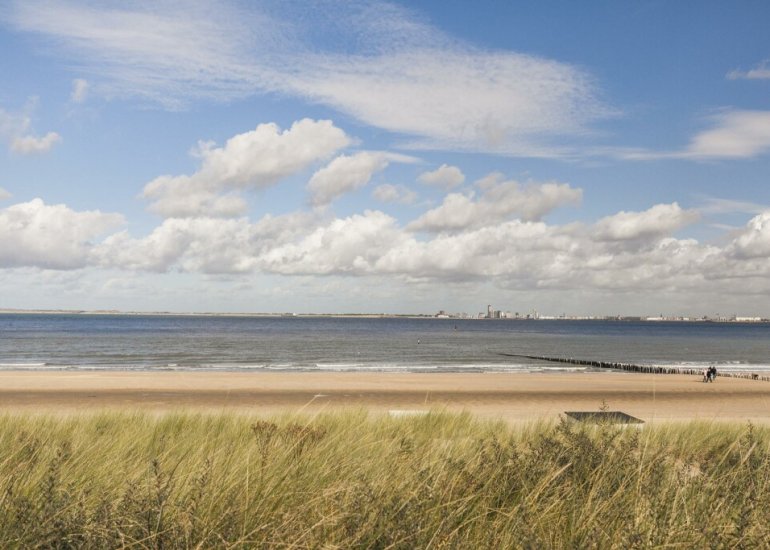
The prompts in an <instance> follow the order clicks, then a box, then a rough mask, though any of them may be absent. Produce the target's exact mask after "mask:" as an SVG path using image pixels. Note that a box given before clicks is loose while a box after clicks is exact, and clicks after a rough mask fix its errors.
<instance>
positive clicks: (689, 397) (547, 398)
mask: <svg viewBox="0 0 770 550" xmlns="http://www.w3.org/2000/svg"><path fill="white" fill-rule="evenodd" d="M602 402H606V403H607V405H608V406H609V408H610V410H617V411H623V412H626V413H628V414H630V415H633V416H636V417H638V418H641V419H642V420H644V421H646V422H651V421H653V422H654V421H670V420H693V419H698V420H707V421H711V420H719V421H721V420H738V421H744V422H745V421H747V420H751V421H753V422H758V423H763V424H770V383H768V382H762V381H753V380H742V379H732V378H718V379H717V381H716V382H714V383H711V384H704V383H703V382H702V381H701V380H700V377H696V376H689V375H652V374H636V373H536V374H531V373H528V374H523V373H522V374H507V373H506V374H502V373H501V374H498V373H484V374H481V373H480V374H466V373H457V374H414V373H412V374H410V373H361V372H356V373H307V372H305V373H238V372H216V373H213V372H160V373H149V372H104V371H99V372H88V373H83V372H43V373H41V372H26V371H25V372H21V371H5V372H0V412H4V413H27V412H45V413H51V412H81V411H86V410H98V409H122V410H144V411H147V410H150V411H153V410H154V411H169V410H207V411H210V410H239V411H250V412H254V413H270V414H272V413H277V412H282V411H304V412H317V411H319V410H332V409H335V408H341V407H343V408H344V407H365V408H368V409H370V410H373V411H383V412H384V411H414V410H430V409H431V408H445V409H447V410H451V411H469V412H471V413H473V414H476V415H479V416H483V417H489V418H501V419H504V420H508V421H514V422H516V421H530V420H538V419H554V418H557V417H558V416H559V415H560V414H562V413H564V412H565V411H596V410H598V409H599V407H600V406H601V405H602Z"/></svg>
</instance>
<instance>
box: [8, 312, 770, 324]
mask: <svg viewBox="0 0 770 550" xmlns="http://www.w3.org/2000/svg"><path fill="white" fill-rule="evenodd" d="M0 315H91V316H99V315H103V316H108V315H113V316H118V315H119V316H126V317H253V318H343V319H347V318H350V319H437V320H443V321H511V322H516V321H519V322H521V321H611V322H620V323H625V322H643V323H661V322H665V323H742V324H766V323H770V318H745V317H738V318H681V317H641V316H632V315H629V316H623V315H608V316H604V317H602V316H559V317H553V316H540V317H501V318H487V317H471V316H468V317H459V316H451V315H435V314H428V313H293V312H283V313H281V312H278V313H276V312H246V313H238V312H213V311H183V312H174V311H123V310H103V309H95V310H86V309H13V308H0Z"/></svg>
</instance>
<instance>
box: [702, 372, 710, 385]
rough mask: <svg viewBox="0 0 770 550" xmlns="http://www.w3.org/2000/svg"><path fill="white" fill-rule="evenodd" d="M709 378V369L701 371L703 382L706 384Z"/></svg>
mask: <svg viewBox="0 0 770 550" xmlns="http://www.w3.org/2000/svg"><path fill="white" fill-rule="evenodd" d="M710 377H711V372H710V369H703V381H704V382H708V381H709V378H710Z"/></svg>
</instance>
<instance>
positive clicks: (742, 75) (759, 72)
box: [727, 59, 770, 80]
mask: <svg viewBox="0 0 770 550" xmlns="http://www.w3.org/2000/svg"><path fill="white" fill-rule="evenodd" d="M727 78H729V79H730V80H768V79H770V60H768V59H765V60H764V61H762V62H761V63H760V64H759V65H757V66H756V67H754V68H753V69H749V70H748V71H742V70H740V69H735V70H733V71H730V72H729V73H727Z"/></svg>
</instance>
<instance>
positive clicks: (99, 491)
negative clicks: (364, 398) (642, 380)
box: [0, 410, 770, 548]
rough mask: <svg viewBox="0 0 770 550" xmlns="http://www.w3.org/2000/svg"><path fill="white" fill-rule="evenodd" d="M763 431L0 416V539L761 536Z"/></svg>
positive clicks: (764, 536)
mask: <svg viewBox="0 0 770 550" xmlns="http://www.w3.org/2000/svg"><path fill="white" fill-rule="evenodd" d="M769 445H770V432H768V430H767V429H766V428H757V427H754V426H751V425H750V424H746V425H727V424H704V423H692V424H672V425H662V426H655V427H645V428H643V429H641V430H640V429H637V428H627V429H622V428H616V427H612V426H581V425H576V424H571V423H568V422H566V421H564V422H560V423H555V424H533V425H529V426H525V427H510V426H507V425H505V424H502V423H496V422H482V421H480V420H477V419H475V418H473V417H472V416H470V415H467V414H446V413H442V412H440V411H436V412H432V413H430V414H427V415H424V416H414V417H405V418H390V417H387V416H383V415H374V414H367V413H366V412H365V411H363V410H356V411H348V412H342V413H335V414H328V415H321V416H316V417H313V418H310V417H297V416H282V417H275V418H257V417H251V416H247V415H239V414H200V413H197V414H194V413H179V414H166V415H149V414H140V413H136V414H128V413H98V414H97V413H90V414H86V415H82V416H60V417H55V416H35V415H28V416H4V417H0V547H2V548H14V547H21V548H27V547H41V548H49V547H50V548H68V547H75V548H113V547H132V548H211V547H222V548H229V547H233V548H237V547H242V548H650V547H673V548H695V547H697V548H741V547H744V548H757V547H770V452H769V451H770V448H769Z"/></svg>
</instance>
